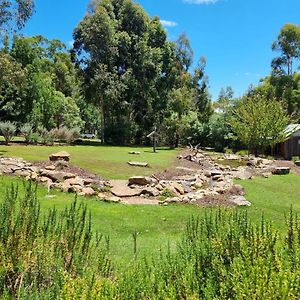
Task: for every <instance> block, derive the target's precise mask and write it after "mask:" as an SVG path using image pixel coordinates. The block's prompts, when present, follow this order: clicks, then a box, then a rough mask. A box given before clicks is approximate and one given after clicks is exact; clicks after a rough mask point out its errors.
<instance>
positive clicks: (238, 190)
mask: <svg viewBox="0 0 300 300" xmlns="http://www.w3.org/2000/svg"><path fill="white" fill-rule="evenodd" d="M228 192H229V193H230V194H232V195H239V196H245V189H244V188H243V187H242V186H241V185H239V184H234V185H233V186H232V187H231V188H230V189H229V191H228Z"/></svg>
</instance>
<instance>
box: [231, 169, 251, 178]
mask: <svg viewBox="0 0 300 300" xmlns="http://www.w3.org/2000/svg"><path fill="white" fill-rule="evenodd" d="M235 178H236V179H240V180H246V179H251V178H252V175H251V173H250V172H248V171H247V170H246V169H245V168H243V167H239V168H238V171H237V172H236V174H235Z"/></svg>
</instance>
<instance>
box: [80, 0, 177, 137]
mask: <svg viewBox="0 0 300 300" xmlns="http://www.w3.org/2000/svg"><path fill="white" fill-rule="evenodd" d="M96 2H97V1H96ZM173 50H174V48H173V46H172V45H171V43H169V42H168V41H167V35H166V32H165V30H164V29H163V27H162V25H161V24H160V21H159V19H158V18H150V17H149V16H148V15H147V14H146V12H145V11H144V9H143V8H142V7H141V6H139V5H138V4H136V3H134V2H133V1H132V0H103V1H100V2H97V3H94V5H93V6H91V8H90V11H89V13H88V14H87V15H86V16H85V18H84V19H83V20H82V21H81V22H80V24H79V25H78V26H77V28H76V29H75V31H74V54H76V62H77V65H78V66H80V68H81V71H82V73H83V76H84V78H85V86H86V95H87V98H89V99H90V100H91V101H93V102H94V103H97V105H98V106H99V108H100V111H101V114H102V126H101V129H102V141H103V142H104V141H105V140H107V141H109V138H111V142H119V143H122V142H123V143H125V142H129V141H136V142H141V141H143V139H144V138H145V135H146V134H147V131H149V130H150V129H151V128H152V126H153V125H154V124H155V123H156V122H159V121H160V119H161V118H162V114H161V112H162V111H163V110H164V109H165V108H166V98H167V97H166V95H167V92H168V90H169V89H170V87H169V86H168V83H166V82H167V81H168V80H169V79H170V76H169V70H170V60H171V58H172V55H173ZM105 135H106V136H105Z"/></svg>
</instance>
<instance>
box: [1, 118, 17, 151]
mask: <svg viewBox="0 0 300 300" xmlns="http://www.w3.org/2000/svg"><path fill="white" fill-rule="evenodd" d="M16 129H17V127H16V125H15V124H14V123H11V122H0V132H1V134H2V135H3V137H4V140H5V144H6V145H8V144H9V143H10V142H11V141H12V139H13V136H14V135H15V133H16Z"/></svg>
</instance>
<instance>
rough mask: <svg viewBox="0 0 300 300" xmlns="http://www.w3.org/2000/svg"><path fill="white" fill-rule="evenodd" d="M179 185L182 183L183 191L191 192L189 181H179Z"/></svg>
mask: <svg viewBox="0 0 300 300" xmlns="http://www.w3.org/2000/svg"><path fill="white" fill-rule="evenodd" d="M181 185H182V187H183V189H184V192H185V193H191V192H192V188H191V185H190V183H187V182H185V181H184V182H182V183H181Z"/></svg>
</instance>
